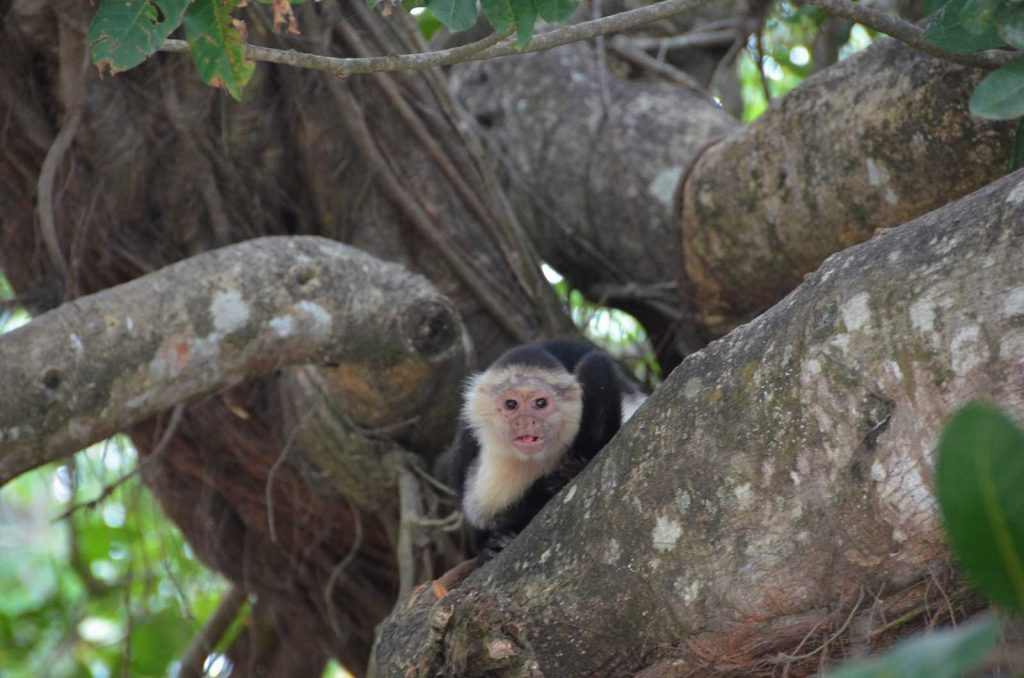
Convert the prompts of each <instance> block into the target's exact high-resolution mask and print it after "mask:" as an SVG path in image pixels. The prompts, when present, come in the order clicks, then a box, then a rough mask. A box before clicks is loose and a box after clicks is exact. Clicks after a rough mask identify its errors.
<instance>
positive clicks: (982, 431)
mask: <svg viewBox="0 0 1024 678" xmlns="http://www.w3.org/2000/svg"><path fill="white" fill-rule="evenodd" d="M935 484H936V495H937V496H938V500H939V507H940V508H941V510H942V519H943V522H944V524H945V527H946V534H947V535H948V537H949V541H950V543H951V545H952V547H953V551H954V553H955V554H956V557H957V560H958V561H959V562H960V564H961V565H962V566H963V568H964V570H965V571H966V572H967V575H968V576H969V577H970V579H971V581H972V582H974V584H975V585H976V586H977V587H978V588H979V589H981V591H982V592H984V593H985V595H987V596H988V597H989V598H990V599H991V600H992V602H994V603H995V604H996V605H997V606H999V607H1002V608H1004V609H1006V610H1010V611H1015V612H1021V611H1024V492H1022V491H1021V488H1024V431H1021V429H1020V428H1018V427H1017V426H1016V425H1015V424H1014V423H1013V422H1012V421H1010V419H1008V418H1007V417H1006V415H1004V414H1003V413H1002V412H1000V411H999V410H996V409H994V408H992V407H989V406H987V405H982V404H979V403H971V404H969V405H967V406H965V407H964V408H963V409H961V410H960V411H959V412H958V413H957V414H956V415H955V416H954V417H953V418H952V419H951V420H950V421H949V423H948V424H947V425H946V428H945V430H944V431H943V434H942V439H941V440H940V442H939V452H938V460H937V462H936V467H935Z"/></svg>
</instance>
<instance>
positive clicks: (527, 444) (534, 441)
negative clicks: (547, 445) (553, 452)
mask: <svg viewBox="0 0 1024 678" xmlns="http://www.w3.org/2000/svg"><path fill="white" fill-rule="evenodd" d="M512 444H513V445H515V446H516V447H517V448H518V449H519V451H520V452H527V453H529V452H536V451H537V450H539V449H541V448H542V447H544V438H543V436H531V435H526V436H516V437H515V438H513V439H512Z"/></svg>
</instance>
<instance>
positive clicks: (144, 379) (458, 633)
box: [0, 0, 1024, 676]
mask: <svg viewBox="0 0 1024 678" xmlns="http://www.w3.org/2000/svg"><path fill="white" fill-rule="evenodd" d="M605 4H606V5H609V6H606V7H604V8H602V7H601V4H600V3H593V4H586V3H584V6H583V7H582V8H581V9H580V10H579V12H578V14H577V18H578V19H579V20H581V21H582V20H583V19H589V18H593V17H596V16H599V15H600V14H601V13H602V11H603V12H604V13H609V14H610V13H612V12H614V11H619V10H622V9H628V8H629V7H631V6H632V3H621V4H622V5H623V6H621V7H620V6H618V5H619V4H620V3H605ZM611 5H615V6H614V7H613V6H611ZM694 5H696V3H694ZM295 11H296V16H297V18H298V20H299V24H300V25H301V28H302V34H301V35H288V34H280V33H275V32H274V30H273V24H274V19H273V15H272V13H271V10H270V9H268V8H261V7H257V8H251V11H249V12H248V13H247V14H246V15H245V16H246V26H247V38H246V39H247V41H248V42H250V43H252V44H254V45H262V46H266V47H272V48H277V49H281V50H288V49H295V50H298V51H300V52H305V53H315V54H322V55H326V56H339V57H371V56H380V55H401V54H410V53H415V52H422V51H426V49H427V48H426V47H425V46H424V44H423V41H422V39H421V37H420V35H419V33H418V31H417V29H416V26H415V24H414V23H413V22H412V21H411V20H410V18H409V17H408V16H407V15H405V14H404V13H403V12H401V11H395V12H394V13H388V14H389V15H388V16H385V15H384V14H382V13H381V12H380V11H375V10H370V9H367V8H366V7H365V3H363V2H360V1H352V2H348V1H347V0H339V1H337V2H335V1H334V0H325V1H324V2H318V3H306V4H304V5H302V6H297V7H295ZM765 11H766V10H765V8H764V7H758V8H753V7H750V8H733V7H729V6H725V5H724V4H723V5H721V6H719V5H718V4H708V5H704V6H702V7H700V8H695V9H693V11H691V12H690V13H688V14H678V15H673V16H671V17H668V18H663V19H662V20H661V21H660V22H659V23H657V24H652V25H650V26H647V27H646V28H642V29H634V30H633V31H632V32H630V33H627V34H624V35H617V36H615V37H612V36H605V37H599V38H595V39H592V40H589V41H586V42H576V43H573V44H569V45H566V46H563V47H559V48H558V49H554V50H551V51H543V52H537V53H530V54H522V55H516V56H510V57H504V58H499V59H493V60H486V61H480V62H475V63H464V64H459V65H455V66H452V67H449V68H445V69H440V68H435V69H432V70H418V71H408V72H383V73H375V74H372V75H360V76H352V77H349V78H346V79H341V78H338V77H335V76H333V75H330V74H325V73H321V72H317V71H314V70H306V69H300V68H295V67H291V66H288V65H281V64H269V63H268V64H258V65H257V67H256V71H255V75H254V77H253V80H252V81H251V82H250V83H249V84H248V86H247V88H246V92H245V97H244V100H243V101H241V102H236V101H233V100H231V99H230V98H228V97H227V96H226V95H225V94H224V93H223V92H222V91H219V90H217V89H214V88H210V87H207V86H206V85H204V84H203V83H202V82H201V81H200V80H199V78H198V77H197V76H196V73H195V71H194V69H193V68H192V66H191V64H190V63H189V62H188V60H187V58H186V57H184V56H183V55H180V54H175V53H158V54H156V55H154V56H153V57H151V58H150V59H148V60H147V61H146V63H145V64H143V65H142V66H141V67H139V68H136V69H133V70H130V71H127V72H123V73H119V74H117V75H115V76H110V75H109V74H108V75H105V76H103V77H100V75H99V73H98V72H97V70H96V69H95V68H93V67H92V66H91V65H90V64H89V61H88V48H87V45H86V42H85V35H86V30H87V27H88V25H89V21H90V20H91V18H92V15H93V14H94V12H95V8H93V7H91V6H90V5H89V4H88V3H75V2H70V1H67V0H62V1H60V2H53V3H45V4H40V3H35V2H29V1H27V0H12V1H9V2H4V3H0V22H2V23H0V57H2V61H3V64H4V68H3V69H2V71H0V120H3V125H2V126H0V139H2V147H3V149H4V152H3V154H2V156H0V200H2V205H3V209H2V210H0V269H2V270H3V272H4V274H5V275H6V277H7V279H8V280H9V281H10V284H11V286H12V288H13V290H14V292H15V295H16V300H17V302H18V303H19V304H21V305H23V306H25V307H26V308H28V309H29V311H30V312H31V313H32V315H33V316H34V318H33V320H32V322H30V323H29V324H27V325H26V326H24V327H21V328H19V329H17V330H15V331H13V332H10V333H8V334H5V335H3V336H2V337H0V483H6V482H8V481H9V480H11V479H13V478H15V477H17V476H19V475H21V474H23V473H25V472H26V471H28V470H30V469H33V468H36V467H38V466H40V465H43V464H46V463H48V462H53V461H57V460H60V459H64V458H67V457H69V456H70V455H73V454H74V453H75V452H76V451H78V450H80V449H82V448H84V447H86V446H88V445H90V444H92V443H94V442H96V441H99V440H102V439H104V438H106V437H108V436H110V435H112V434H113V433H116V432H119V431H121V432H125V433H127V434H128V435H129V436H130V437H131V439H132V441H133V443H134V444H135V445H136V447H137V448H138V450H139V470H140V473H141V476H142V478H143V480H144V482H145V484H146V485H147V486H148V488H149V489H150V490H151V491H152V493H153V495H154V496H155V497H156V498H157V499H158V501H159V503H160V505H161V506H162V507H163V509H164V511H165V512H166V514H167V515H168V516H169V517H170V518H171V520H173V521H174V522H175V523H176V524H177V525H178V527H180V529H181V531H182V533H183V534H184V536H185V538H186V539H187V541H188V543H189V544H190V546H191V548H192V549H193V550H194V552H195V553H196V554H197V556H198V557H199V558H200V559H201V560H202V561H203V562H204V563H206V564H207V565H209V566H210V567H211V568H213V569H215V570H217V571H219V572H220V573H222V574H223V575H224V576H225V577H227V579H228V580H229V581H230V582H231V583H232V585H233V586H234V587H235V588H234V590H233V591H232V593H230V594H229V595H228V597H227V599H226V601H225V606H224V608H223V609H224V610H225V612H224V615H225V616H226V617H230V616H231V614H232V611H235V613H237V609H238V605H239V600H241V599H242V597H243V596H244V597H248V599H249V600H250V601H255V602H254V606H255V608H254V609H255V610H256V611H257V612H256V613H254V614H253V616H252V618H251V619H249V621H248V622H247V623H248V626H247V628H246V632H245V633H242V634H240V635H239V636H238V638H239V639H238V640H237V642H235V643H234V644H233V645H232V649H231V652H230V653H229V656H230V659H231V662H232V666H233V667H234V668H233V671H232V674H231V675H275V676H308V675H315V674H317V673H318V672H322V670H323V668H324V666H325V664H326V662H327V661H328V659H331V658H333V659H337V660H338V661H339V662H340V663H341V664H342V665H343V666H344V667H346V669H348V670H349V671H351V672H352V673H353V674H356V675H365V674H366V673H367V672H370V673H375V674H377V675H388V676H427V675H453V676H454V675H458V676H476V675H479V676H483V675H503V676H525V675H548V676H584V675H633V674H640V675H648V676H653V675H680V676H681V675H694V674H698V675H710V674H712V673H722V674H729V673H732V674H737V675H762V674H763V675H773V674H782V673H783V672H788V673H789V675H802V674H806V673H811V672H814V671H816V670H818V669H819V668H820V667H821V666H823V665H824V664H826V663H827V662H830V661H838V660H840V659H842V658H843V657H845V656H847V655H848V654H850V653H854V652H856V653H863V652H865V651H867V650H870V649H873V648H875V647H879V646H883V645H885V644H887V643H889V642H891V640H892V639H893V638H894V637H895V636H896V635H898V634H900V633H906V632H907V631H908V630H910V629H914V628H920V627H922V626H925V625H927V624H929V623H930V622H931V621H933V620H934V619H936V618H938V617H943V618H946V617H951V618H960V617H962V616H966V615H968V614H970V613H972V612H973V611H975V610H977V609H978V608H979V607H980V604H979V602H978V601H977V600H976V599H975V598H974V597H973V596H972V595H971V594H970V593H969V592H968V591H966V590H965V589H964V588H963V587H960V586H959V582H960V577H959V575H958V574H957V573H956V571H955V569H954V567H953V565H952V562H951V556H950V555H949V552H948V550H947V548H946V547H945V545H944V542H943V537H942V532H941V529H940V524H939V521H938V514H937V509H936V506H935V502H934V499H933V497H932V484H931V483H932V480H931V476H932V464H933V448H934V446H935V442H936V438H937V435H938V432H939V429H940V427H941V425H942V422H943V421H944V419H945V418H946V417H947V416H949V415H950V414H951V413H952V412H954V411H955V410H956V409H957V408H958V407H959V406H960V405H962V404H963V403H964V402H966V401H968V400H970V399H972V398H976V397H984V398H987V399H989V400H992V401H994V402H996V403H998V404H999V405H1000V406H1002V407H1003V408H1004V409H1005V410H1007V411H1008V412H1010V413H1011V414H1014V415H1016V416H1017V417H1021V416H1022V415H1024V259H1022V258H1021V256H1020V252H1021V251H1022V248H1024V174H1022V173H1021V172H1017V173H1013V174H1010V175H1008V176H1004V173H1005V169H1006V166H1007V162H1008V159H1009V157H1010V153H1011V147H1012V144H1013V126H1012V125H1008V124H1006V123H1001V122H992V121H988V120H983V119H980V118H977V117H972V116H971V115H970V114H969V112H968V103H967V102H968V99H969V97H970V95H971V92H972V91H973V90H974V87H975V86H976V85H977V83H978V82H979V81H980V80H981V79H982V77H984V75H985V71H984V70H980V69H976V68H972V67H970V66H965V65H960V64H957V63H952V62H949V61H945V60H942V59H939V58H936V57H933V56H928V55H926V54H923V53H921V52H919V51H915V50H914V49H912V48H910V47H908V46H906V45H905V44H903V43H901V42H897V41H895V40H891V39H888V38H884V39H880V40H878V41H877V42H875V43H874V44H872V45H871V46H870V47H868V48H866V49H864V50H863V51H862V52H860V53H858V54H856V55H854V56H851V57H849V58H847V59H845V60H844V61H841V62H838V63H835V64H830V63H820V64H816V70H817V72H816V73H815V75H813V76H811V77H809V78H808V79H806V80H805V81H804V82H803V83H802V84H801V85H800V86H798V87H797V88H796V89H794V90H793V91H791V92H789V93H788V94H786V95H784V96H782V97H780V98H779V99H777V100H776V101H774V102H773V103H772V105H771V106H770V107H769V108H768V110H767V111H766V112H765V113H764V114H763V115H762V116H761V117H759V118H758V119H757V120H756V121H755V122H753V123H750V124H747V125H742V124H741V123H740V122H739V120H738V119H737V118H736V117H735V115H734V114H735V113H737V112H738V111H737V109H736V108H735V106H734V105H733V104H731V103H730V101H732V99H730V96H732V97H733V99H734V98H735V92H736V88H737V84H736V82H735V77H734V76H733V75H732V73H734V72H735V69H734V62H733V59H735V57H736V51H737V50H738V49H739V48H740V47H742V46H743V45H745V44H747V40H748V37H750V36H752V35H753V34H754V33H756V31H757V27H758V25H759V23H760V22H763V19H764V12H765ZM907 11H908V12H909V14H910V15H913V11H912V10H911V9H908V10H907ZM912 18H915V19H916V18H918V17H916V16H912ZM474 30H475V31H481V30H483V29H482V28H481V26H478V27H477V28H476V29H474ZM823 35H826V34H825V33H824V32H823ZM456 37H457V36H456ZM477 37H478V38H479V37H482V35H481V36H477ZM682 38H686V39H688V40H689V42H686V41H685V40H681V39H682ZM751 39H753V38H751ZM823 39H824V38H823ZM439 40H442V39H440V38H436V39H435V41H439ZM671 40H676V42H675V43H672V42H671ZM651 45H660V46H658V47H656V48H655V49H651ZM679 45H683V47H679ZM824 47H827V45H826V46H824ZM824 47H823V50H822V53H828V52H829V50H828V49H824ZM832 51H833V52H834V51H836V50H832ZM712 95H714V96H712ZM715 97H717V100H716V98H715ZM542 262H547V263H549V264H551V265H552V266H553V267H555V268H556V269H557V270H558V271H559V272H560V273H561V274H563V275H564V276H565V279H566V281H567V283H568V285H569V286H570V287H571V288H573V289H577V290H579V291H580V292H581V293H582V294H583V296H584V297H585V298H587V299H589V300H590V301H592V302H595V303H599V304H602V305H605V306H610V307H615V308H619V309H622V310H625V311H628V312H629V313H631V314H633V315H634V316H635V317H636V318H637V320H638V321H639V322H640V323H641V324H642V326H643V327H644V329H645V330H646V332H647V335H648V336H649V338H650V340H651V346H652V347H653V352H654V353H655V354H656V355H657V358H658V360H659V361H660V364H661V366H662V368H663V369H664V374H665V375H666V377H665V381H664V383H663V384H661V385H660V387H659V388H658V389H657V390H656V391H655V392H654V393H653V395H652V397H651V398H650V399H649V400H648V401H647V403H646V404H645V405H644V406H643V407H642V408H641V409H640V411H639V412H638V413H637V415H636V417H635V418H634V419H633V420H631V421H630V422H629V424H628V425H627V426H626V427H625V428H624V429H623V430H622V431H620V433H619V434H618V435H617V436H616V437H615V438H614V439H613V441H612V442H611V443H610V444H609V445H608V447H607V448H606V449H605V450H603V451H602V452H601V454H600V455H599V457H598V458H597V460H596V461H595V462H594V463H593V464H592V465H591V466H589V467H588V468H587V469H586V470H585V472H584V473H583V474H582V475H581V476H580V477H579V478H578V480H577V481H575V482H574V483H573V484H572V485H571V486H570V487H568V488H567V490H565V491H563V492H562V493H561V494H560V495H558V497H556V498H555V500H553V501H552V502H551V503H550V504H549V505H548V506H547V507H546V508H545V509H544V511H543V512H542V513H541V514H540V515H539V516H538V517H537V519H535V520H534V522H533V523H532V524H531V525H530V526H529V528H528V529H527V530H526V531H525V532H524V533H523V534H522V535H521V536H520V537H519V538H517V539H516V540H514V541H513V543H512V544H511V545H510V546H509V547H508V548H507V549H506V550H505V551H504V552H502V553H501V554H500V556H499V557H497V558H496V559H495V560H494V561H492V562H490V563H488V564H487V565H486V566H484V567H482V568H480V569H478V570H476V571H474V572H472V573H467V571H466V570H465V568H464V569H462V570H456V571H455V572H451V569H452V568H453V567H456V566H457V565H459V564H460V563H461V562H463V561H464V560H465V551H464V544H463V540H462V539H461V538H460V536H459V532H458V530H457V529H452V527H453V525H455V524H457V522H456V521H457V515H455V514H454V513H453V512H454V510H455V508H456V506H455V502H454V501H453V499H452V497H451V493H450V492H449V491H448V490H447V489H446V488H444V487H443V486H441V485H440V484H439V483H438V482H437V481H436V480H435V479H434V478H433V477H432V476H431V469H432V466H433V463H434V461H435V460H436V459H437V457H438V456H439V455H440V454H441V453H442V452H443V451H444V450H445V449H446V448H447V446H448V445H449V444H450V442H451V439H452V437H453V435H454V431H455V426H456V421H457V417H458V412H459V407H460V398H461V393H460V391H461V387H462V383H463V382H464V380H465V378H466V377H467V376H468V375H469V374H470V373H471V372H472V371H473V370H477V369H480V368H481V367H483V366H486V365H487V364H488V363H489V362H490V361H491V360H493V359H494V358H495V357H496V356H498V355H500V354H501V353H502V352H503V351H504V350H506V349H507V348H509V347H510V346H513V345H515V344H517V343H522V342H525V341H530V340H534V339H540V338H546V337H554V336H570V335H573V334H575V333H577V330H576V328H575V327H574V326H573V323H572V321H571V319H570V316H569V313H568V311H567V309H566V308H564V305H563V303H562V302H561V301H560V299H559V298H558V296H557V295H556V293H555V291H554V290H553V289H552V287H551V286H550V285H549V284H548V283H547V282H546V280H545V278H544V276H543V275H542V273H541V263H542ZM446 572H448V574H447V575H445V573H446ZM443 575H444V576H443ZM424 582H428V584H427V585H422V584H424ZM940 591H941V593H940ZM940 608H941V612H937V610H939V609H940ZM894 618H905V622H904V623H903V625H902V626H899V627H898V628H892V629H890V628H885V629H881V630H880V628H881V627H883V626H884V623H883V621H882V620H883V619H894ZM812 649H814V650H815V652H813V653H812V652H810V650H812ZM819 649H820V652H819V651H818V650H819ZM197 653H198V657H200V659H198V660H197V659H195V658H192V659H189V660H187V661H185V662H184V664H183V666H184V667H192V666H193V664H194V663H195V662H197V661H198V663H199V666H202V661H201V660H202V658H204V657H205V654H206V653H204V652H202V651H200V650H197ZM189 670H193V668H189ZM183 671H184V669H183ZM183 675H185V674H184V673H183ZM192 675H196V674H192Z"/></svg>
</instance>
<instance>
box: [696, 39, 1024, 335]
mask: <svg viewBox="0 0 1024 678" xmlns="http://www.w3.org/2000/svg"><path fill="white" fill-rule="evenodd" d="M982 76H983V73H982V72H981V71H974V70H970V69H968V68H965V67H963V66H958V65H956V64H950V63H947V62H945V61H940V60H938V59H933V58H930V57H928V56H925V55H923V54H921V53H920V52H915V51H913V50H911V49H909V48H907V47H906V46H904V45H902V44H900V43H898V42H896V41H893V40H888V39H886V40H881V41H879V42H877V43H875V44H874V45H872V46H871V47H869V48H868V49H866V50H864V51H862V52H860V53H859V54H856V55H854V56H853V57H850V58H849V59H846V60H844V61H842V62H840V63H838V64H836V65H835V66H832V67H831V68H828V69H826V70H825V71H822V72H820V73H818V74H816V75H815V76H814V77H812V78H808V79H807V80H806V81H805V82H804V83H802V84H801V85H800V86H799V87H797V88H796V89H794V90H793V91H791V92H790V93H788V94H787V95H786V96H785V97H783V98H782V99H780V100H779V101H778V103H777V104H776V105H774V106H772V107H771V108H770V109H769V110H768V111H767V112H766V113H765V114H764V115H763V116H761V117H760V118H759V119H758V120H757V121H756V122H754V123H753V124H751V125H749V126H747V127H744V128H743V129H741V130H740V131H739V132H737V133H736V134H733V135H731V136H730V137H728V138H726V139H724V140H723V141H722V142H721V143H719V144H716V145H714V146H712V147H711V148H709V149H708V150H707V152H706V153H704V154H703V155H702V156H701V157H700V159H699V160H698V161H697V162H696V163H695V165H694V166H693V170H692V172H691V173H690V176H689V177H688V178H687V179H686V182H685V185H684V186H683V187H682V188H681V196H682V231H683V242H684V244H683V254H684V260H685V264H686V273H687V277H688V280H689V282H690V283H691V284H692V286H693V295H694V296H695V298H696V301H697V304H696V306H697V307H698V309H699V311H700V312H701V314H702V316H701V318H700V320H701V324H702V325H704V327H706V328H707V329H708V330H709V331H710V332H711V333H712V335H721V334H724V333H725V332H726V331H728V330H729V329H731V328H732V327H734V326H735V325H736V324H738V323H741V322H744V321H746V320H748V319H749V318H751V317H753V316H754V315H756V314H757V313H759V312H761V311H762V310H764V309H765V308H768V307H769V306H770V305H772V304H774V303H775V302H777V301H778V300H779V299H780V298H782V296H783V295H784V294H786V293H787V292H789V291H790V290H791V289H793V288H794V287H796V285H798V284H799V283H800V281H801V280H802V279H803V276H804V275H805V274H807V273H809V272H810V271H813V270H814V269H815V268H817V267H818V266H819V265H820V263H821V262H822V261H823V260H824V259H825V257H827V256H829V255H830V254H832V253H833V252H838V251H840V250H842V249H844V248H846V247H849V246H850V245H853V244H856V243H858V242H862V241H864V240H866V239H867V238H869V237H871V235H872V233H874V232H875V231H876V229H879V228H888V227H891V226H896V225H899V224H901V223H904V222H906V221H908V220H909V219H912V218H914V217H916V216H918V215H920V214H923V213H925V212H927V211H928V210H932V209H935V208H937V207H939V206H941V205H943V204H945V203H947V202H949V201H950V200H952V199H955V198H956V197H958V196H961V195H964V194H966V193H968V192H970V191H972V190H975V189H977V188H978V187H979V186H983V185H985V184H987V183H988V182H990V181H993V180H995V179H996V178H998V177H999V176H1001V175H1002V174H1003V173H1004V171H1005V166H1006V159H1007V157H1008V155H1009V150H1010V145H1011V140H1012V137H1013V127H1012V125H1010V124H1007V123H1003V122H994V121H987V120H982V119H980V118H975V117H973V116H971V115H970V112H969V111H968V107H967V102H968V99H969V98H970V94H971V92H972V91H973V89H974V87H975V85H976V84H977V82H978V80H979V79H980V78H981V77H982Z"/></svg>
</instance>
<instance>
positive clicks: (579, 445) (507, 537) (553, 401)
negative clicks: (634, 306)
mask: <svg viewBox="0 0 1024 678" xmlns="http://www.w3.org/2000/svg"><path fill="white" fill-rule="evenodd" d="M645 398H646V396H645V395H644V394H643V393H641V392H640V391H639V390H638V389H637V388H636V386H634V385H633V384H632V383H631V382H630V381H628V380H627V379H626V378H625V377H624V376H623V375H622V373H621V372H620V371H619V368H618V367H617V366H616V364H615V362H614V361H613V360H612V358H611V357H610V356H609V355H608V354H606V353H604V352H602V351H600V350H598V349H596V348H594V347H593V346H591V345H590V344H587V343H584V342H581V341H567V340H554V341H546V342H542V343H535V344H525V345H523V346H518V347H516V348H513V349H512V350H510V351H508V352H507V353H505V354H504V355H502V356H501V357H500V358H498V359H497V360H495V361H494V363H493V364H492V365H491V366H490V367H488V368H487V369H486V370H485V371H484V372H482V373H481V374H478V375H476V376H474V377H473V378H471V379H470V381H469V383H468V384H467V387H466V391H465V402H464V404H463V408H462V418H461V422H460V425H459V432H458V435H457V437H456V439H455V443H454V444H453V447H452V449H451V450H450V451H449V453H448V454H447V455H446V456H447V457H448V458H447V459H446V460H445V461H446V466H447V471H448V477H447V481H448V482H449V484H450V485H451V486H452V487H453V488H455V489H456V490H457V491H458V493H459V497H460V501H461V504H462V512H463V515H464V516H465V518H466V521H467V522H468V523H469V525H470V527H471V528H472V544H471V546H472V549H473V550H474V551H475V552H476V553H477V554H478V556H479V559H480V562H484V561H486V560H490V559H491V558H493V557H494V556H495V555H496V554H497V553H498V552H499V551H500V550H501V549H502V548H504V547H505V545H506V544H508V542H509V541H511V539H512V538H513V537H515V536H516V535H517V534H518V533H519V532H520V530H522V529H523V528H524V527H526V525H527V523H529V522H530V519H532V518H533V516H534V515H536V514H537V512H538V511H540V509H541V508H542V507H543V506H544V504H545V503H547V501H548V500H549V499H551V497H553V496H554V495H555V494H556V493H557V492H558V491H559V490H560V489H561V488H562V487H564V486H565V484H566V483H568V482H569V481H570V480H571V479H572V478H573V476H575V475H576V474H577V473H579V471H580V470H581V469H582V468H583V466H584V465H586V464H587V463H588V462H589V461H590V460H591V459H593V457H594V455H595V454H597V453H598V451H599V450H600V449H601V448H602V447H604V446H605V444H607V443H608V441H609V440H611V438H612V436H614V435H615V433H616V431H618V430H619V427H620V426H622V424H623V423H624V422H625V421H626V420H628V419H629V417H630V416H632V415H633V412H635V411H636V409H637V408H638V407H639V406H640V404H641V403H643V401H644V399H645Z"/></svg>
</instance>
